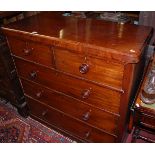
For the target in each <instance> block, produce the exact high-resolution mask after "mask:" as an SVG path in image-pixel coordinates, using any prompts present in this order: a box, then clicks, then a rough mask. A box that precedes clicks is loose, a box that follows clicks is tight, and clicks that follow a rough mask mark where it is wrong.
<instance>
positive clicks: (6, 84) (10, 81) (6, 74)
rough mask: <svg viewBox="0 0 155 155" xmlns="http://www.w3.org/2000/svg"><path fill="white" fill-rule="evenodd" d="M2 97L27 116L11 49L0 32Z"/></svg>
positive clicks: (0, 89) (0, 95) (0, 92)
mask: <svg viewBox="0 0 155 155" xmlns="http://www.w3.org/2000/svg"><path fill="white" fill-rule="evenodd" d="M0 97H1V98H4V99H6V100H8V101H10V102H11V104H13V105H14V106H15V107H17V109H18V112H19V113H20V114H21V115H22V116H24V117H26V116H27V115H28V109H27V106H26V102H25V99H24V93H23V91H22V88H21V85H20V82H19V79H18V76H17V72H16V70H15V66H14V63H13V60H12V57H11V55H10V50H9V47H8V44H7V41H6V39H5V37H4V35H2V34H0Z"/></svg>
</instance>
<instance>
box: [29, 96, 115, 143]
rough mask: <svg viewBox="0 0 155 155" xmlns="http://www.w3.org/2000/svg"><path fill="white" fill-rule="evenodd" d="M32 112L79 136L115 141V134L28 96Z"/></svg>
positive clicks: (97, 140) (93, 139)
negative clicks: (105, 131) (96, 127)
mask: <svg viewBox="0 0 155 155" xmlns="http://www.w3.org/2000/svg"><path fill="white" fill-rule="evenodd" d="M27 101H28V104H29V107H30V112H31V113H32V114H33V115H35V116H37V117H38V118H40V119H42V120H44V121H46V122H48V123H50V124H52V125H54V126H57V127H58V128H61V129H63V130H66V131H67V132H69V134H73V135H74V136H78V137H79V138H82V139H86V140H87V141H89V142H101V141H102V142H114V141H115V138H116V137H115V136H112V135H109V134H106V133H104V132H102V131H100V130H97V129H95V128H93V127H91V126H88V125H86V124H85V123H82V122H80V121H78V120H75V119H73V118H71V117H68V116H66V114H64V113H62V112H60V111H57V110H55V109H53V108H49V107H47V106H46V105H45V104H42V103H39V102H37V101H36V100H33V99H31V98H27Z"/></svg>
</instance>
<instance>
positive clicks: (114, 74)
mask: <svg viewBox="0 0 155 155" xmlns="http://www.w3.org/2000/svg"><path fill="white" fill-rule="evenodd" d="M54 54H55V59H56V64H55V65H56V68H57V69H58V70H62V71H64V72H68V73H71V74H73V75H77V76H80V77H83V78H86V79H89V80H92V81H93V80H94V81H96V82H98V83H104V84H105V85H110V86H112V87H116V88H118V89H121V88H122V78H123V69H124V68H123V65H122V64H118V63H113V62H109V60H107V61H106V60H104V61H102V60H98V59H95V58H92V57H87V56H85V55H77V54H74V53H71V52H69V51H67V50H62V49H58V48H56V49H54ZM71 62H72V63H71ZM82 65H86V66H87V68H88V69H87V70H85V71H82V69H83V68H84V67H85V66H82ZM112 66H113V67H112Z"/></svg>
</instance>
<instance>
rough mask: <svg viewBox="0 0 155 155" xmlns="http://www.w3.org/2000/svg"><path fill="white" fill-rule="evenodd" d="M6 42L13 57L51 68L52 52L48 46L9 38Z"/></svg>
mask: <svg viewBox="0 0 155 155" xmlns="http://www.w3.org/2000/svg"><path fill="white" fill-rule="evenodd" d="M8 40H9V45H10V48H11V52H12V54H13V55H15V56H18V57H21V58H24V59H26V60H30V61H34V62H36V63H39V64H42V65H45V66H48V67H53V63H54V62H53V52H52V49H51V48H50V47H49V46H46V45H43V44H41V43H38V42H33V41H29V40H22V39H18V38H12V37H9V38H8Z"/></svg>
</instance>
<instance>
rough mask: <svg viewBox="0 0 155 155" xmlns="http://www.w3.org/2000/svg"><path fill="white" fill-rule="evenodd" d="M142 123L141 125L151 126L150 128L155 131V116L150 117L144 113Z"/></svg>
mask: <svg viewBox="0 0 155 155" xmlns="http://www.w3.org/2000/svg"><path fill="white" fill-rule="evenodd" d="M140 121H141V123H143V124H145V125H147V126H149V127H150V128H153V129H155V117H154V116H150V115H147V114H144V113H143V114H142V116H141V119H140Z"/></svg>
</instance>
